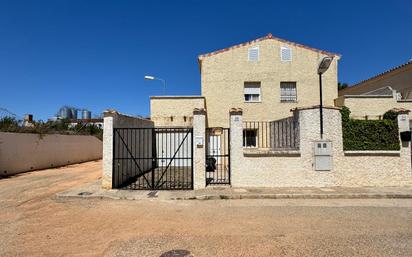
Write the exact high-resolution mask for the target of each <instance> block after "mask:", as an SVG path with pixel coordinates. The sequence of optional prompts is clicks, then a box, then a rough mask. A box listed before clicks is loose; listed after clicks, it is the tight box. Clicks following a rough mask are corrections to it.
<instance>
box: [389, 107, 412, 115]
mask: <svg viewBox="0 0 412 257" xmlns="http://www.w3.org/2000/svg"><path fill="white" fill-rule="evenodd" d="M391 111H394V112H396V113H397V114H408V113H410V112H411V111H410V110H408V109H405V108H402V107H400V108H392V109H391Z"/></svg>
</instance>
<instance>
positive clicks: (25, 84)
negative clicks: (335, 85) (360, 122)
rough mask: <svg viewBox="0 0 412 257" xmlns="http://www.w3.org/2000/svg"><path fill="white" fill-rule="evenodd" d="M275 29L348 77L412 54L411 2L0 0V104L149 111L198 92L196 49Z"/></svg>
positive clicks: (39, 112)
mask: <svg viewBox="0 0 412 257" xmlns="http://www.w3.org/2000/svg"><path fill="white" fill-rule="evenodd" d="M268 33H272V34H273V35H274V36H277V37H280V38H284V39H287V40H289V41H293V42H297V43H301V44H304V45H308V46H311V47H314V48H318V49H322V50H326V51H330V52H335V53H339V54H341V55H342V59H341V60H340V62H339V74H338V76H339V77H338V79H339V81H340V82H346V83H349V84H354V83H356V82H359V81H361V80H364V79H367V78H369V77H371V76H374V75H376V74H378V73H380V72H383V71H385V70H387V69H389V68H392V67H395V66H398V65H400V64H402V63H405V62H407V61H408V60H410V59H411V58H412V1H410V0H392V1H379V0H375V1H359V0H357V1H350V0H347V1H303V0H302V1H256V0H255V1H223V0H220V1H215V0H208V1H204V0H203V1H201V0H198V1H197V0H186V1H183V0H182V1H178V0H176V1H166V0H165V1H158V0H154V1H126V0H117V1H115V0H113V1H105V0H95V1H91V0H51V1H47V0H38V1H35V0H32V1H20V0H13V1H8V0H1V1H0V108H7V109H8V110H10V111H12V112H13V113H15V114H17V115H18V116H20V117H21V116H22V115H24V114H25V113H32V114H34V118H35V119H43V120H46V119H47V118H49V117H52V116H53V115H54V114H55V113H56V112H57V111H58V109H59V108H60V107H61V106H62V105H70V106H75V107H77V108H85V109H89V110H91V111H92V112H93V114H100V113H101V112H102V111H104V110H105V109H116V110H118V111H120V112H122V113H126V114H131V115H143V116H147V115H149V113H150V100H149V97H150V96H152V95H162V94H163V91H162V90H163V89H162V83H161V82H160V81H146V80H144V76H145V75H153V76H157V77H159V78H163V79H165V80H166V81H167V89H166V93H167V95H199V94H200V72H199V67H198V63H197V56H198V55H199V54H203V53H208V52H211V51H214V50H218V49H222V48H225V47H229V46H231V45H235V44H239V43H242V42H246V41H249V40H253V39H255V38H258V37H262V36H265V35H267V34H268Z"/></svg>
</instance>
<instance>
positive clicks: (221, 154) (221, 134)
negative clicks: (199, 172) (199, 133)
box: [206, 128, 230, 186]
mask: <svg viewBox="0 0 412 257" xmlns="http://www.w3.org/2000/svg"><path fill="white" fill-rule="evenodd" d="M225 184H226V185H228V184H230V129H229V128H207V129H206V186H207V185H225Z"/></svg>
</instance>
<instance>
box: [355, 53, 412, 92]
mask: <svg viewBox="0 0 412 257" xmlns="http://www.w3.org/2000/svg"><path fill="white" fill-rule="evenodd" d="M409 64H412V59H411V60H409V61H407V62H405V63H402V64H400V65H398V66H396V67H393V68H390V69H388V70H386V71H383V72H381V73H378V74H377V75H375V76H372V77H370V78H368V79H364V80H361V81H360V82H358V83H356V84H353V85H352V86H350V87H348V89H349V88H352V87H356V86H359V85H360V84H363V83H365V82H367V81H370V80H372V79H375V78H378V77H381V76H383V75H385V74H388V73H390V72H392V71H395V70H398V69H400V68H403V67H405V66H407V65H409Z"/></svg>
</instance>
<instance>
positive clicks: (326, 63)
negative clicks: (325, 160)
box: [318, 56, 333, 139]
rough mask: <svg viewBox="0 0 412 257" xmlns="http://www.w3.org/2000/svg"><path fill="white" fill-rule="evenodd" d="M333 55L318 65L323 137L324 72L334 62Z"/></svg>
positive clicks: (321, 132) (321, 131)
mask: <svg viewBox="0 0 412 257" xmlns="http://www.w3.org/2000/svg"><path fill="white" fill-rule="evenodd" d="M332 60H333V57H330V56H327V57H324V58H323V59H322V61H321V62H320V64H319V67H318V75H319V101H320V104H319V113H320V138H321V139H323V103H322V102H323V101H322V74H323V73H325V72H326V71H327V70H328V69H329V66H330V64H331V63H332Z"/></svg>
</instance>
